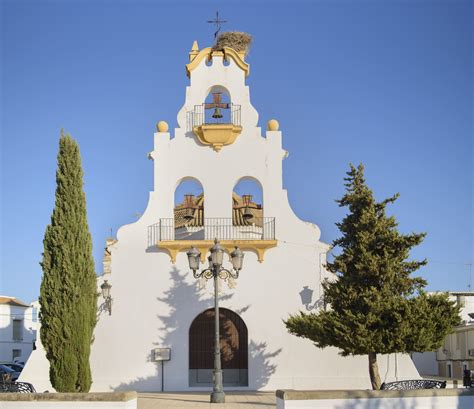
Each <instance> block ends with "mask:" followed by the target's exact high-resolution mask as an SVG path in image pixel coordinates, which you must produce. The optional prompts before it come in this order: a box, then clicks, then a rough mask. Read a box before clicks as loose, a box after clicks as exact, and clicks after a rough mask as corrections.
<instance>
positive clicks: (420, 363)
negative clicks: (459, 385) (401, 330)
mask: <svg viewBox="0 0 474 409" xmlns="http://www.w3.org/2000/svg"><path fill="white" fill-rule="evenodd" d="M448 294H449V299H450V300H451V301H455V302H456V304H457V305H459V306H460V307H461V312H460V315H461V320H462V323H461V325H460V326H459V327H457V328H455V330H454V332H453V333H452V334H450V335H448V336H447V337H446V339H445V340H444V343H443V346H442V347H441V348H439V349H438V350H437V351H428V352H423V353H414V354H413V355H412V359H413V362H414V363H415V366H416V368H417V369H418V371H419V373H420V374H422V375H437V376H442V377H446V378H452V379H462V377H463V371H464V370H465V369H470V370H474V292H472V291H463V292H456V291H450V292H449V293H448Z"/></svg>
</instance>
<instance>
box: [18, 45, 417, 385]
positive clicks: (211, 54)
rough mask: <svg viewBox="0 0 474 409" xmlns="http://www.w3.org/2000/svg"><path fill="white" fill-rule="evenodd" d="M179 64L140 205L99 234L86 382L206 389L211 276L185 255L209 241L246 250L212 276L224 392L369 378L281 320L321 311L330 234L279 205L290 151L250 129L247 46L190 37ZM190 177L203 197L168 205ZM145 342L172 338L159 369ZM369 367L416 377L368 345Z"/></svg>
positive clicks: (35, 378)
mask: <svg viewBox="0 0 474 409" xmlns="http://www.w3.org/2000/svg"><path fill="white" fill-rule="evenodd" d="M186 70H187V74H188V77H189V79H190V84H189V86H188V87H186V93H185V102H184V105H183V107H182V108H181V110H180V111H179V112H178V118H177V119H178V128H176V129H174V131H173V132H172V133H170V132H169V130H168V125H167V124H166V123H165V122H163V121H162V122H160V123H159V124H158V127H157V132H156V133H155V135H154V146H153V150H152V151H151V152H150V153H149V154H148V156H149V158H150V159H152V160H153V162H154V189H153V191H152V192H150V196H149V202H148V206H147V208H146V210H145V211H144V213H143V215H142V216H141V218H140V219H139V220H138V221H136V222H135V223H132V224H129V225H125V226H123V227H121V228H120V229H119V231H118V233H117V239H116V240H109V241H108V242H107V250H106V259H105V266H104V273H105V274H103V276H102V277H100V279H99V280H98V285H99V287H100V285H101V284H102V283H103V281H104V280H107V281H108V282H109V283H111V284H112V289H111V296H112V298H113V302H112V307H113V308H112V310H111V314H110V315H109V312H108V311H107V308H106V306H105V304H102V302H103V300H100V301H101V305H100V306H99V307H100V311H101V315H100V319H99V322H98V324H97V327H96V331H95V340H94V343H93V345H92V355H91V366H92V373H93V386H92V390H93V391H108V390H125V389H134V390H139V391H159V390H161V389H162V387H164V390H168V391H178V390H180V391H184V390H209V386H210V384H211V372H212V370H211V368H212V348H213V344H212V339H213V333H214V330H213V311H212V310H210V309H211V308H212V306H213V298H212V295H211V283H209V284H208V286H207V287H205V288H202V284H203V283H202V282H198V280H196V279H195V278H193V274H192V273H191V272H190V271H189V267H188V260H187V256H186V253H185V252H186V251H187V250H189V248H190V247H191V246H194V247H196V248H198V249H199V250H200V251H201V254H202V261H203V262H204V261H205V260H206V257H207V255H208V254H209V253H208V249H209V248H210V247H211V246H212V244H213V239H214V238H218V239H219V240H220V241H221V244H222V245H223V246H224V247H226V249H227V250H232V249H233V247H234V246H239V247H240V248H241V249H243V250H244V252H245V259H244V267H243V270H242V271H241V273H240V277H239V278H238V279H237V280H236V287H235V288H229V287H228V286H227V285H226V284H225V283H223V284H222V286H221V289H220V291H221V292H220V305H221V307H222V309H221V313H220V316H221V323H222V324H221V328H222V332H223V337H222V341H221V350H222V364H223V368H224V386H225V388H226V389H227V390H229V389H240V390H274V389H277V388H295V389H304V388H317V389H342V388H370V382H369V378H368V362H367V357H365V356H360V357H354V358H342V357H341V356H340V355H338V350H337V349H335V348H326V349H318V348H316V347H314V346H313V345H312V343H311V342H309V341H307V340H304V339H301V338H297V337H295V336H292V335H290V334H288V332H287V330H286V328H285V326H284V324H283V322H282V320H283V319H285V318H287V317H288V315H289V314H290V313H296V312H298V311H299V310H305V309H307V308H311V307H312V306H314V305H317V306H318V308H319V305H320V301H321V291H322V288H321V282H322V280H324V279H326V278H329V279H331V278H332V277H331V274H330V273H328V272H327V271H326V270H325V269H324V263H325V261H326V253H327V252H328V250H329V245H328V244H326V243H323V242H321V241H320V230H319V228H318V227H317V226H316V225H315V224H313V223H309V222H305V221H302V220H300V219H299V218H298V217H297V216H296V215H295V214H294V213H293V211H292V209H291V207H290V204H289V202H288V196H287V191H286V190H285V189H284V188H283V184H282V162H283V160H284V159H285V158H286V156H287V154H288V152H287V151H286V150H285V149H283V147H282V132H281V131H280V130H279V125H278V122H276V121H274V120H272V121H269V122H268V129H267V130H266V131H264V132H262V129H261V128H260V127H259V117H258V112H257V111H256V110H255V108H254V107H253V106H252V104H251V102H250V90H249V87H248V86H246V85H245V80H246V77H247V76H248V75H249V71H250V68H249V65H248V63H247V62H246V61H245V55H244V54H243V53H239V52H236V51H235V50H233V49H231V48H224V49H223V50H222V51H212V49H211V48H205V49H203V50H199V49H198V46H197V43H196V42H195V43H194V45H193V48H192V50H191V52H190V62H189V64H187V65H186ZM278 86H281V87H284V86H285V82H284V79H282V81H281V83H280V84H278ZM209 98H212V99H211V100H209ZM275 104H278V102H277V101H276V102H275ZM219 111H220V112H221V114H222V118H220V116H219V115H220V113H219ZM216 119H217V121H216ZM308 131H309V130H308ZM302 176H303V175H302ZM190 179H191V180H194V181H197V182H199V184H200V185H201V186H202V191H203V195H199V196H198V197H197V198H194V197H187V199H186V201H185V203H175V191H176V189H177V187H178V185H180V183H181V182H183V181H185V180H190ZM242 179H250V180H252V181H254V182H255V184H256V185H257V186H258V187H259V188H260V189H261V192H262V199H263V200H262V202H263V203H256V202H254V201H253V200H252V199H251V198H248V197H245V196H241V195H238V194H236V193H235V192H234V190H235V186H236V185H237V184H238V183H239V181H241V180H242ZM321 194H324V192H321ZM249 212H250V213H252V215H251V216H249V214H248V213H249ZM226 263H227V267H229V266H230V263H228V260H226ZM156 348H170V349H171V359H170V360H169V361H166V362H164V363H163V364H164V365H163V366H161V363H160V362H156V361H155V359H154V357H155V355H154V351H155V349H156ZM36 355H37V357H36V358H35V360H34V362H33V360H30V361H31V365H29V366H28V367H27V368H26V369H25V371H24V374H25V376H24V378H23V379H25V380H27V379H30V380H31V381H32V382H33V383H34V384H35V386H36V389H37V390H42V389H43V388H44V389H50V386H49V385H48V384H47V382H46V381H44V382H43V381H41V380H40V378H41V376H42V377H43V378H41V379H43V380H44V379H47V362H46V360H45V358H44V356H41V354H36ZM395 360H397V362H395ZM379 365H380V373H381V375H382V378H383V380H387V381H389V380H393V379H394V377H395V371H398V372H397V376H398V377H399V378H405V379H407V378H408V379H411V378H417V377H418V372H417V371H416V369H415V367H414V365H413V363H412V361H411V360H410V358H409V357H408V356H403V355H398V356H390V357H388V356H380V357H379ZM26 374H28V376H26ZM40 375H41V376H40ZM42 382H43V383H42Z"/></svg>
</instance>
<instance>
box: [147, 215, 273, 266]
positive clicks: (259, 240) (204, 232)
mask: <svg viewBox="0 0 474 409" xmlns="http://www.w3.org/2000/svg"><path fill="white" fill-rule="evenodd" d="M214 239H218V240H219V241H220V242H221V244H222V246H224V248H225V249H226V250H227V251H229V252H230V251H232V250H233V249H234V247H235V246H238V247H240V248H241V249H243V250H253V251H255V252H256V253H257V256H258V261H260V262H263V259H264V254H265V251H266V250H267V249H269V248H272V247H275V246H276V245H277V240H276V239H275V218H274V217H258V218H257V217H254V218H253V219H252V220H251V221H247V222H246V224H245V225H236V224H235V223H234V222H233V220H232V218H205V219H204V222H203V223H202V225H196V224H190V225H184V226H183V225H181V224H180V225H178V226H177V225H176V223H175V219H160V221H159V222H158V223H155V224H153V225H151V226H149V227H148V246H149V247H152V246H158V248H162V249H165V250H167V251H168V253H169V255H170V257H171V261H172V262H173V263H174V262H175V261H176V255H177V253H178V252H180V251H187V250H188V249H189V248H191V246H194V247H196V248H197V249H199V250H200V251H201V257H202V261H203V262H204V261H205V257H206V254H207V252H208V249H209V248H210V247H211V246H212V244H213V242H214Z"/></svg>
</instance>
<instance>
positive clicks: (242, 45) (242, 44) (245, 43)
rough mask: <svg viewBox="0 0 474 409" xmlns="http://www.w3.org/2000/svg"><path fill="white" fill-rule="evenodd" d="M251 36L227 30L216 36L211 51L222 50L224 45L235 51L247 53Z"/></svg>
mask: <svg viewBox="0 0 474 409" xmlns="http://www.w3.org/2000/svg"><path fill="white" fill-rule="evenodd" d="M251 43H252V36H251V35H250V34H248V33H244V32H241V31H227V32H225V33H221V34H219V35H218V36H217V40H216V44H215V45H214V46H213V47H212V51H222V50H223V49H224V47H229V48H232V49H234V50H235V51H237V52H242V51H244V52H245V55H247V54H248V52H249V49H250V44H251Z"/></svg>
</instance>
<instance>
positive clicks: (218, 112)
mask: <svg viewBox="0 0 474 409" xmlns="http://www.w3.org/2000/svg"><path fill="white" fill-rule="evenodd" d="M222 116H223V115H222V112H221V109H220V108H219V107H216V108H214V113H213V114H212V117H213V118H215V119H220V118H222Z"/></svg>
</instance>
